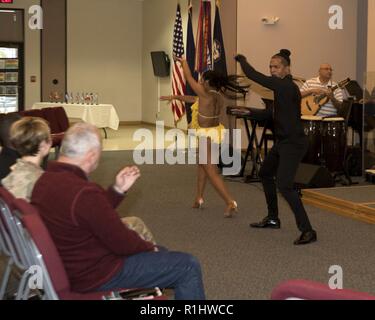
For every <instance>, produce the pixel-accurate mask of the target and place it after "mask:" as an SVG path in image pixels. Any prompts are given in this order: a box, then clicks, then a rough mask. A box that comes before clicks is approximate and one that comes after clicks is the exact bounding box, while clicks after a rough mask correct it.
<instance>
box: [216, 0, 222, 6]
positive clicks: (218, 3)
mask: <svg viewBox="0 0 375 320" xmlns="http://www.w3.org/2000/svg"><path fill="white" fill-rule="evenodd" d="M216 5H217V6H218V7H219V8H220V6H221V0H216Z"/></svg>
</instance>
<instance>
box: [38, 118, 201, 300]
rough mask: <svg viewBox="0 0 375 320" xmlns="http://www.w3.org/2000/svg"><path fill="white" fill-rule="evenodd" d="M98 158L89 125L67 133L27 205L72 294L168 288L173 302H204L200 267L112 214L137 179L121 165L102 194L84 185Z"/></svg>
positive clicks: (95, 135) (97, 137)
mask: <svg viewBox="0 0 375 320" xmlns="http://www.w3.org/2000/svg"><path fill="white" fill-rule="evenodd" d="M100 154H101V138H100V135H99V132H98V129H97V128H95V127H94V126H92V125H89V124H85V123H78V124H76V125H74V126H72V127H71V128H70V129H69V130H68V131H67V132H66V134H65V137H64V140H63V143H62V147H61V152H60V157H59V159H58V161H57V162H52V163H50V165H49V167H48V169H47V171H46V172H45V173H44V174H43V175H42V176H41V178H40V179H39V180H38V181H37V183H36V185H35V187H34V190H33V193H32V198H31V202H32V204H33V205H34V206H36V207H37V209H38V210H39V212H40V214H41V216H42V218H43V220H44V222H45V224H46V226H47V228H48V229H49V231H50V233H51V236H52V238H53V240H54V242H55V244H56V247H57V249H58V251H59V253H60V255H61V258H62V260H63V263H64V266H65V268H66V271H67V274H68V277H69V280H70V283H71V286H72V288H73V290H75V291H78V292H87V291H93V290H112V289H117V288H124V287H125V288H126V287H127V288H136V287H138V288H150V287H155V286H158V287H161V288H174V291H175V298H176V299H199V300H203V299H205V294H204V289H203V283H202V274H201V269H200V264H199V262H198V261H197V259H196V258H195V257H193V256H191V255H189V254H186V253H180V252H170V251H166V250H162V251H159V250H158V249H157V248H156V247H155V246H154V245H153V244H152V243H150V242H146V241H144V240H142V239H141V237H140V236H139V235H138V233H136V232H135V231H132V230H130V229H129V228H127V227H126V226H125V225H124V224H123V223H122V221H121V219H120V217H119V215H118V213H117V212H116V210H115V208H116V207H117V206H118V205H119V203H120V202H121V201H122V199H123V198H124V195H125V193H126V192H128V190H129V189H130V188H131V186H132V185H133V184H134V182H135V181H136V180H137V179H138V178H139V176H140V173H139V170H138V168H137V167H126V168H124V169H123V170H121V171H120V172H119V173H118V175H117V176H116V182H115V184H114V185H113V186H111V187H110V188H109V189H108V190H107V191H105V190H104V189H102V188H101V187H100V186H99V185H97V184H95V183H92V182H90V181H88V178H87V176H88V175H89V174H90V173H91V172H93V171H94V170H95V169H96V167H97V165H98V162H99V159H100Z"/></svg>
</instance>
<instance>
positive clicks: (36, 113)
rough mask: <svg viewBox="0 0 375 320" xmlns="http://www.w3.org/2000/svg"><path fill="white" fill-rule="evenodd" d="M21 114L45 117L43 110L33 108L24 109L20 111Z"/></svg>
mask: <svg viewBox="0 0 375 320" xmlns="http://www.w3.org/2000/svg"><path fill="white" fill-rule="evenodd" d="M19 114H20V115H21V116H23V117H38V118H44V117H43V112H42V110H40V109H31V110H24V111H20V112H19Z"/></svg>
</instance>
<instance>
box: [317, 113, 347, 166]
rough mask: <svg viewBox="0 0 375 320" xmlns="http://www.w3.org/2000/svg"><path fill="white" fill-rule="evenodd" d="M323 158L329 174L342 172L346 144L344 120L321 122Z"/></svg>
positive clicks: (327, 119)
mask: <svg viewBox="0 0 375 320" xmlns="http://www.w3.org/2000/svg"><path fill="white" fill-rule="evenodd" d="M322 140H323V158H324V162H325V166H326V167H327V169H328V170H329V171H330V172H339V171H342V170H344V161H345V148H346V142H347V136H346V128H345V120H344V118H326V119H324V120H323V139H322Z"/></svg>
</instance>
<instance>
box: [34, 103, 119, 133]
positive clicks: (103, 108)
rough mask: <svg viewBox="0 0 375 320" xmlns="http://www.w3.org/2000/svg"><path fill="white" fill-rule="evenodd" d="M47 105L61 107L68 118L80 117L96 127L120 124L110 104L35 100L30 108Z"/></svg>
mask: <svg viewBox="0 0 375 320" xmlns="http://www.w3.org/2000/svg"><path fill="white" fill-rule="evenodd" d="M48 107H63V108H64V109H65V112H66V115H67V116H68V118H71V119H73V118H74V119H81V120H83V121H84V122H87V123H91V124H93V125H94V126H96V127H98V128H103V129H105V128H111V129H113V130H117V129H118V127H119V124H120V119H119V117H118V115H117V112H116V109H115V107H114V106H113V105H111V104H98V105H87V104H69V103H55V102H37V103H34V105H33V106H32V109H43V108H48Z"/></svg>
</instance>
